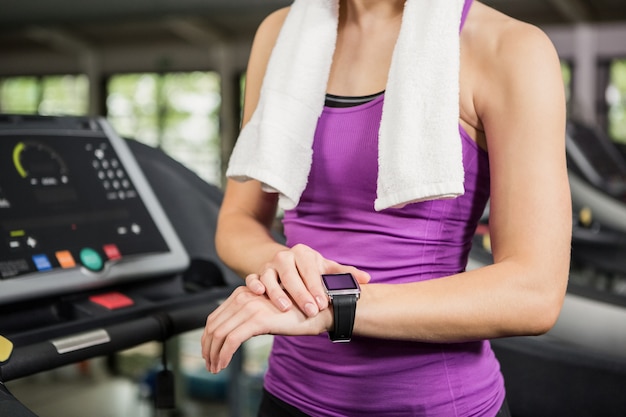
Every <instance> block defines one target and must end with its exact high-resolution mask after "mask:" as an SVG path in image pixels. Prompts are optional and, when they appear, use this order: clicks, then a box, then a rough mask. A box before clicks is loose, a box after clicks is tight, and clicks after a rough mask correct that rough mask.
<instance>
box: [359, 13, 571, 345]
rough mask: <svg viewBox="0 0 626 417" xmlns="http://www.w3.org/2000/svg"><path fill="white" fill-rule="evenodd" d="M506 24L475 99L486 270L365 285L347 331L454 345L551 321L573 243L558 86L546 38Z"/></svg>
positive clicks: (541, 327) (542, 327)
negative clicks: (484, 166)
mask: <svg viewBox="0 0 626 417" xmlns="http://www.w3.org/2000/svg"><path fill="white" fill-rule="evenodd" d="M512 26H513V27H512V28H510V29H509V28H505V30H504V33H503V34H502V36H501V38H500V39H499V41H498V42H497V43H496V44H493V45H490V46H489V47H488V48H486V49H487V50H488V51H490V52H488V53H487V55H486V56H485V57H484V59H483V64H482V68H481V69H480V71H481V72H482V73H483V74H484V76H482V77H481V79H482V80H483V81H482V83H481V84H479V85H476V93H475V94H474V102H475V106H476V111H477V113H478V117H479V118H480V120H481V122H482V126H483V128H484V131H485V135H486V138H487V143H488V148H489V158H490V167H491V187H492V188H491V211H490V213H491V216H490V230H491V239H492V248H493V254H494V265H491V266H487V267H484V268H481V269H478V270H475V271H471V272H467V273H463V274H459V275H455V276H451V277H447V278H444V279H437V280H432V281H427V282H420V283H415V284H409V285H406V286H405V288H397V287H392V286H382V285H381V286H374V285H366V286H363V295H362V299H361V301H359V304H358V307H357V316H356V323H355V333H358V334H361V335H369V336H377V337H391V338H410V339H416V340H425V341H459V340H468V339H477V338H493V337H499V336H508V335H520V334H539V333H543V332H545V331H547V330H548V329H549V328H550V327H552V326H553V324H554V322H555V321H556V319H557V317H558V314H559V311H560V308H561V304H562V301H563V297H564V294H565V289H566V284H567V278H568V271H569V259H570V258H569V256H570V250H569V249H570V237H571V207H570V204H571V203H570V193H569V185H568V181H567V170H566V163H565V144H564V139H565V131H564V129H565V104H564V102H565V100H564V94H563V84H562V79H561V75H560V67H559V62H558V57H557V55H556V53H555V51H554V49H553V47H552V45H551V43H550V42H549V41H548V39H547V38H546V37H545V35H544V34H543V33H541V32H540V31H539V30H537V29H536V28H533V27H531V26H528V25H525V24H521V23H519V22H518V23H515V24H513V25H512ZM383 322H384V323H387V324H386V325H384V326H382V323H383Z"/></svg>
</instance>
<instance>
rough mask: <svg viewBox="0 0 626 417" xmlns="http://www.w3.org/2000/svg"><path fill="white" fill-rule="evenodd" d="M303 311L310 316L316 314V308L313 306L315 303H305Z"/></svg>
mask: <svg viewBox="0 0 626 417" xmlns="http://www.w3.org/2000/svg"><path fill="white" fill-rule="evenodd" d="M304 312H305V313H306V315H307V316H309V317H312V316H314V315H316V314H317V312H318V309H317V307H316V306H315V304H313V303H306V304H305V305H304Z"/></svg>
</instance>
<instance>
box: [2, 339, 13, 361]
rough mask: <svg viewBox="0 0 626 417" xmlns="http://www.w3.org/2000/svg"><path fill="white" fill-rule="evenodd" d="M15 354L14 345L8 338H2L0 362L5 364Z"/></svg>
mask: <svg viewBox="0 0 626 417" xmlns="http://www.w3.org/2000/svg"><path fill="white" fill-rule="evenodd" d="M11 352H13V343H11V341H10V340H9V339H7V338H6V337H3V336H0V362H4V361H6V360H7V359H9V357H10V356H11Z"/></svg>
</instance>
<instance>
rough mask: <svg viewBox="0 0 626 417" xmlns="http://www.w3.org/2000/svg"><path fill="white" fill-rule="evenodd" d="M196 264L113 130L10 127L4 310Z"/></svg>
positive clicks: (3, 176)
mask: <svg viewBox="0 0 626 417" xmlns="http://www.w3.org/2000/svg"><path fill="white" fill-rule="evenodd" d="M186 263H187V259H186V254H185V253H184V250H183V249H182V246H181V244H180V242H179V241H178V238H177V236H176V234H175V233H174V231H173V230H172V228H171V225H170V224H169V222H168V220H167V218H166V217H165V215H164V213H163V212H162V210H161V208H160V205H159V204H158V202H157V200H156V198H155V197H154V194H153V193H152V191H151V189H150V188H149V186H148V183H147V181H146V180H145V178H144V177H143V175H142V173H141V170H140V169H139V167H138V165H137V164H136V161H135V160H134V158H133V156H132V155H131V154H130V151H129V150H128V147H127V146H126V144H125V143H124V141H123V140H122V139H121V138H119V137H118V136H117V135H115V133H114V132H113V131H112V129H111V128H110V127H109V126H108V124H107V123H106V121H104V120H95V119H87V118H57V117H41V118H38V119H34V120H33V118H32V117H31V118H27V119H26V120H24V119H22V118H21V117H20V116H13V117H9V116H5V117H0V304H1V303H2V302H3V300H4V301H8V300H13V299H23V298H29V297H31V296H38V295H45V294H50V293H57V292H67V291H73V290H75V289H80V288H85V287H88V286H90V285H103V284H104V283H105V282H108V281H118V280H125V279H134V278H137V277H144V278H145V277H149V276H150V275H154V274H157V273H158V274H160V273H164V272H167V271H173V270H176V269H182V268H184V266H185V265H186Z"/></svg>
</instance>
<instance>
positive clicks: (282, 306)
mask: <svg viewBox="0 0 626 417" xmlns="http://www.w3.org/2000/svg"><path fill="white" fill-rule="evenodd" d="M278 303H279V304H280V309H281V310H283V311H285V310H287V309H288V308H289V306H290V304H291V303H289V300H287V299H286V298H284V297H281V298H279V299H278Z"/></svg>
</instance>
